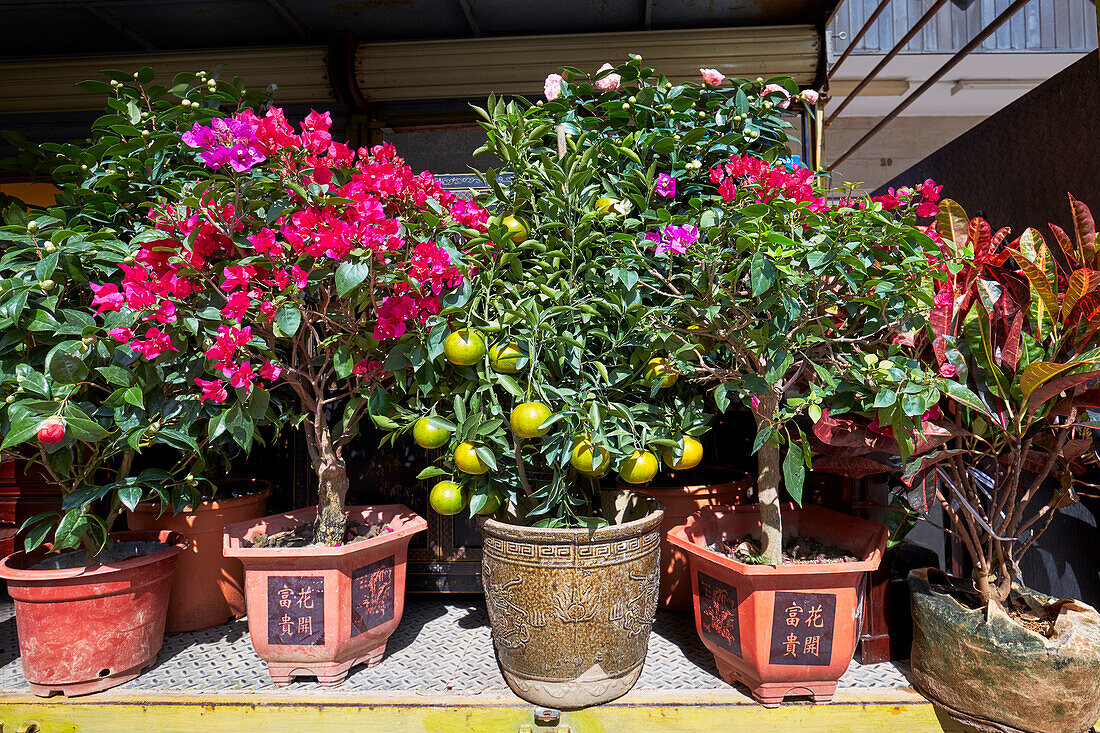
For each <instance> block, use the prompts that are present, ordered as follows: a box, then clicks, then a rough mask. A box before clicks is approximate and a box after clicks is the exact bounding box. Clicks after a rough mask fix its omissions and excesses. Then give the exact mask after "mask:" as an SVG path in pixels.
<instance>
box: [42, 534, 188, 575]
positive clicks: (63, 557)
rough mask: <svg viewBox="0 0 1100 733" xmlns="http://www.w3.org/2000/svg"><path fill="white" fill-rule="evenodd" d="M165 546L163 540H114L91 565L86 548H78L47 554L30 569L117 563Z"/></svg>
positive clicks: (157, 550)
mask: <svg viewBox="0 0 1100 733" xmlns="http://www.w3.org/2000/svg"><path fill="white" fill-rule="evenodd" d="M167 547H168V545H166V544H164V543H163V542H154V541H139V542H116V543H114V544H113V545H111V548H110V549H108V550H106V551H105V552H102V553H100V556H99V561H98V562H97V563H95V564H94V565H91V566H89V565H88V552H87V550H83V549H80V550H69V551H68V552H61V553H58V554H56V555H47V556H46V557H44V558H42V559H41V560H39V561H38V562H36V563H35V564H34V565H33V566H32V567H31V568H30V569H31V570H67V569H69V568H84V567H98V566H100V565H117V564H118V563H120V562H122V561H123V560H130V559H132V558H135V557H142V556H144V555H152V554H153V553H154V552H160V551H161V550H164V549H167Z"/></svg>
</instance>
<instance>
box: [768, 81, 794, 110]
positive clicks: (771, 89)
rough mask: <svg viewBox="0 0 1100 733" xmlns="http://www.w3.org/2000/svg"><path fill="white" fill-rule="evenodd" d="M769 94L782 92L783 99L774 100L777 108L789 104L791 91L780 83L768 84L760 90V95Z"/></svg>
mask: <svg viewBox="0 0 1100 733" xmlns="http://www.w3.org/2000/svg"><path fill="white" fill-rule="evenodd" d="M769 94H782V95H783V101H782V102H776V104H775V106H776V107H778V108H779V109H787V107H790V106H791V93H790V92H788V91H787V90H786V89H785V88H783V87H782V86H781V85H779V84H768V85H767V86H766V87H764V89H763V90H761V92H760V96H761V97H766V96H768V95H769Z"/></svg>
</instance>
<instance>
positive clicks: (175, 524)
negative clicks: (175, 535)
mask: <svg viewBox="0 0 1100 733" xmlns="http://www.w3.org/2000/svg"><path fill="white" fill-rule="evenodd" d="M235 481H236V480H235ZM238 485H239V483H238ZM254 488H255V489H256V492H255V493H252V494H248V495H246V496H238V497H230V498H227V499H214V500H211V501H204V502H202V503H200V504H199V505H198V506H195V507H190V506H189V507H187V508H185V509H184V510H183V511H181V512H180V513H178V514H173V513H172V510H171V509H165V510H164V511H163V512H162V511H161V506H160V504H159V503H157V502H152V501H143V502H141V503H140V504H138V505H137V506H136V507H135V508H134V511H133V512H130V513H129V514H128V515H127V517H126V524H127V526H129V527H130V529H168V530H173V531H175V532H179V533H180V534H182V535H184V536H185V537H187V538H188V539H190V540H191V548H190V549H189V550H188V551H187V552H184V553H183V554H181V555H180V556H179V559H178V561H177V563H178V567H177V568H176V574H175V576H174V577H173V580H172V596H171V598H170V599H169V601H168V621H167V622H166V624H165V631H166V632H168V633H169V634H175V633H178V632H180V631H196V630H198V629H209V628H211V627H213V626H219V625H221V624H224V623H225V622H226V621H228V620H229V619H231V618H240V617H241V616H244V613H245V607H244V568H243V567H242V566H241V561H240V560H237V559H236V558H232V557H225V556H224V555H223V554H222V535H223V533H224V532H225V527H226V525H229V524H236V523H238V522H244V521H248V520H255V519H259V518H260V517H262V516H263V515H264V509H265V508H266V507H267V499H268V497H269V496H271V490H272V488H271V484H270V483H268V482H266V481H262V482H255V485H254Z"/></svg>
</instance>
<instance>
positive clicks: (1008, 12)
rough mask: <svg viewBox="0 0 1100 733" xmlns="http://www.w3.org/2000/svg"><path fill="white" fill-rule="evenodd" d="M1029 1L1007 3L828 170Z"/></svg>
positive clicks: (858, 147) (928, 87)
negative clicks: (999, 12)
mask: <svg viewBox="0 0 1100 733" xmlns="http://www.w3.org/2000/svg"><path fill="white" fill-rule="evenodd" d="M1030 1H1031V0H1014V2H1013V3H1012V4H1011V5H1009V6H1008V7H1007V8H1005V9H1004V11H1002V12H1001V14H1000V15H998V16H997V17H996V18H994V19H993V20H992V21H990V23H989V25H987V26H986V27H985V28H983V29H982V30H981V32H980V33H978V35H976V36H974V37H973V38H972V39H970V42H969V43H967V44H966V45H965V46H963V47H962V48H960V49H959V51H958V53H956V54H955V55H954V56H952V57H951V58H950V59H948V61H947V63H945V64H944V65H943V66H941V67H940V68H939V69H937V70H936V73H934V74H932V76H930V77H928V80H927V81H925V82H924V83H923V84H921V85H920V86H919V87H917V89H916V91H914V92H913V93H912V94H910V95H909V96H908V97H906V98H905V100H904V101H903V102H902V103H901V104H899V105H898V106H897V107H895V108H894V109H893V110H891V111H890V114H888V115H886V116H885V117H883V118H882V120H881V121H880V122H879V123H878V124H877V125H875V126H874V127H872V128H871V129H870V130H869V131H868V132H867V134H866V135H864V136H863V137H861V138H860V139H859V142H857V143H856V144H855V145H853V146H852V147H850V148H848V151H847V152H846V153H844V155H841V156H840V157H839V158H837V159H836V161H834V162H833V163H832V164H831V165H830V166H829V170H835V169H836V167H837V166H838V165H840V164H841V163H843V162H844V161H845V160H847V159H848V157H849V156H850V155H851V154H852V153H854V152H856V151H857V150H859V149H860V148H861V147H863V144H864V143H866V142H867V141H868V140H870V139H871V138H873V137H874V136H875V135H877V134H878V133H879V131H880V130H882V128H884V127H886V126H887V125H888V124H890V122H891V121H892V120H893V119H894V118H895V117H897V116H898V115H900V114H901V113H902V112H903V111H905V109H906V108H907V107H908V106H909V105H911V104H912V103H913V102H915V101H917V98H918V97H919V96H921V95H922V94H924V93H925V92H927V91H928V90H929V89H931V88H932V86H933V85H934V84H935V83H936V82H938V81H939V80H940V79H942V78H943V77H944V75H945V74H947V72H949V71H951V69H953V68H955V66H957V65H958V63H959V62H960V61H962V60H963V59H964V58H965V57H966V56H968V55H969V54H970V52H971V51H973V50H974V49H975V48H977V47H978V46H980V45H981V44H982V41H984V40H985V39H987V38H989V37H990V36H991V35H993V34H994V33H996V32H997V29H998V28H1000V27H1001V26H1002V25H1004V24H1005V23H1006V22H1007V21H1008V19H1009V18H1011V17H1012V16H1013V15H1014V14H1015V13H1016V11H1017V10H1019V9H1020V8H1022V7H1023V6H1025V5H1027V4H1028V3H1029V2H1030Z"/></svg>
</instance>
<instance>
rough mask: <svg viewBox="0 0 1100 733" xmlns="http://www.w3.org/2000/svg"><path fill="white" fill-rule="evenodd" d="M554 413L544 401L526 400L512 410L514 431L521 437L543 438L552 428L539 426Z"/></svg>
mask: <svg viewBox="0 0 1100 733" xmlns="http://www.w3.org/2000/svg"><path fill="white" fill-rule="evenodd" d="M552 414H554V413H553V412H552V411H551V410H550V408H549V407H548V406H546V405H545V404H543V403H542V402H524V403H522V404H519V405H516V407H515V409H514V410H512V417H511V422H512V432H513V433H515V434H516V435H517V436H519V437H520V438H541V437H542V436H544V435H546V434H547V433H548V432H550V428H549V427H546V428H541V429H540V428H539V425H542V424H543V423H544V422H546V419H547V418H548V417H550V416H551V415H552Z"/></svg>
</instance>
